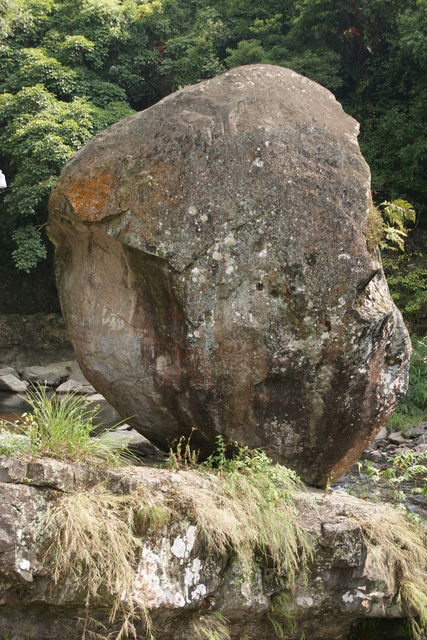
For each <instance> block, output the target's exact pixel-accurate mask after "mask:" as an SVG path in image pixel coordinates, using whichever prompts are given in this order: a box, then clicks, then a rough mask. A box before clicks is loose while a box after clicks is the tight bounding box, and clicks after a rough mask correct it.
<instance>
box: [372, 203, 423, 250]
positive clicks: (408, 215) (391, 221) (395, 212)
mask: <svg viewBox="0 0 427 640" xmlns="http://www.w3.org/2000/svg"><path fill="white" fill-rule="evenodd" d="M380 206H381V207H382V208H383V212H382V213H383V218H384V240H383V241H382V243H380V246H381V248H382V249H391V250H392V251H396V247H397V248H398V249H400V250H401V251H405V238H406V237H407V235H408V227H407V225H408V222H413V223H415V211H414V209H413V208H412V205H411V204H410V203H409V202H407V201H406V200H394V201H393V202H387V201H386V202H382V203H381V205H380ZM393 245H396V247H394V246H393Z"/></svg>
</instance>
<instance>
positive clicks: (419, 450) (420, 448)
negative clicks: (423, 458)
mask: <svg viewBox="0 0 427 640" xmlns="http://www.w3.org/2000/svg"><path fill="white" fill-rule="evenodd" d="M414 451H415V452H416V453H424V451H427V444H417V445H416V446H415V447H414Z"/></svg>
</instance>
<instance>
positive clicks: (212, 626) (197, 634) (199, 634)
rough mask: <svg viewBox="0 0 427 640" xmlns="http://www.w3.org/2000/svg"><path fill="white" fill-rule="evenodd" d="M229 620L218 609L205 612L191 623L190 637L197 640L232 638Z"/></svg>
mask: <svg viewBox="0 0 427 640" xmlns="http://www.w3.org/2000/svg"><path fill="white" fill-rule="evenodd" d="M227 623H228V620H227V618H225V617H224V616H223V615H222V614H221V613H219V612H218V611H216V612H214V613H205V614H203V615H201V616H198V617H197V618H196V619H194V620H192V621H191V623H190V630H191V633H190V637H191V638H196V639H197V640H230V634H229V633H228V629H227Z"/></svg>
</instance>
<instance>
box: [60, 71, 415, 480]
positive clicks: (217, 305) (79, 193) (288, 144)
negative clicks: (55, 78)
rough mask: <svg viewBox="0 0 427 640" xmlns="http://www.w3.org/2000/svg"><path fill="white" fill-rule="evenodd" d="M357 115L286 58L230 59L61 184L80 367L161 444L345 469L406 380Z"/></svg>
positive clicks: (65, 276) (64, 253) (81, 163)
mask: <svg viewBox="0 0 427 640" xmlns="http://www.w3.org/2000/svg"><path fill="white" fill-rule="evenodd" d="M357 134H358V124H357V123H356V122H355V121H354V120H353V119H352V118H350V117H349V116H347V115H346V114H345V113H344V112H343V110H342V108H341V105H340V104H339V103H338V102H337V101H336V100H335V98H334V97H333V95H332V94H331V93H330V92H329V91H327V90H326V89H324V88H322V87H321V86H319V85H318V84H316V83H314V82H311V81H310V80H308V79H307V78H304V77H302V76H300V75H298V74H296V73H294V72H292V71H290V70H287V69H284V68H279V67H272V66H268V65H254V66H246V67H240V68H237V69H233V70H231V71H229V72H228V73H226V74H224V75H222V76H219V77H217V78H213V79H211V80H208V81H205V82H203V83H201V84H199V85H196V86H192V87H187V88H185V89H183V90H182V91H179V92H178V93H176V94H173V95H171V96H169V97H168V98H165V99H164V100H162V101H161V102H160V103H158V104H157V105H155V106H154V107H152V108H150V109H147V110H146V111H144V112H141V113H139V114H137V115H135V116H133V117H131V118H128V119H126V120H123V121H122V122H120V123H117V124H116V125H114V126H113V127H111V128H110V129H108V130H107V131H105V132H103V133H102V134H100V135H98V136H97V137H96V138H95V139H94V140H92V141H91V142H90V143H89V144H88V145H87V146H86V147H85V148H84V149H82V150H81V151H80V152H78V153H77V154H76V156H75V157H74V158H73V159H72V160H71V161H70V162H69V163H68V164H67V166H66V168H65V169H64V171H63V173H62V176H61V178H60V180H59V182H58V185H57V187H56V189H55V190H54V191H53V193H52V196H51V199H50V222H49V234H50V237H51V239H52V240H53V242H54V244H55V247H56V272H57V281H58V288H59V294H60V298H61V306H62V309H63V311H64V317H65V320H66V324H67V327H68V331H69V335H70V338H71V340H72V342H73V345H74V348H75V354H76V358H77V360H78V362H79V364H80V365H81V367H82V370H83V373H84V375H85V376H86V377H87V379H88V380H89V381H90V382H91V383H92V384H93V385H94V387H95V388H96V389H97V391H99V392H100V393H102V394H103V395H104V396H105V397H106V399H107V400H108V402H110V403H111V404H112V405H113V406H114V407H115V408H116V409H117V411H118V412H119V413H120V415H122V416H123V417H126V418H127V416H129V415H131V416H132V418H130V419H129V423H130V424H131V425H132V427H134V428H135V429H137V430H138V431H139V432H141V433H142V434H143V435H144V436H146V437H147V438H149V440H150V441H152V442H153V443H154V444H156V445H157V446H160V447H168V443H170V442H172V441H173V440H174V439H177V438H179V437H180V436H182V435H184V436H189V435H190V433H191V432H192V429H193V428H194V427H195V428H196V431H195V432H194V433H193V436H192V442H193V444H194V446H195V447H196V448H200V449H201V450H202V452H204V453H205V454H206V453H210V452H211V451H212V450H213V448H214V447H215V438H216V436H217V435H218V434H222V435H223V436H224V437H225V438H226V439H228V438H230V439H231V440H234V441H238V442H240V443H243V444H246V445H249V446H251V447H263V448H264V449H265V450H266V452H267V453H268V455H269V456H271V457H273V458H274V459H275V460H277V461H280V462H282V463H284V464H287V465H289V466H291V467H292V468H294V469H296V470H297V471H298V472H299V473H301V474H302V476H303V478H304V479H305V480H306V481H308V482H311V483H314V484H318V485H322V484H325V483H326V482H327V480H328V478H330V477H335V478H337V477H339V476H340V475H341V474H342V473H343V472H344V471H345V470H346V469H348V468H349V467H350V466H351V465H352V464H353V462H354V461H355V460H357V458H358V457H359V456H360V454H361V452H362V451H363V450H364V449H365V447H366V445H367V444H368V442H369V441H370V440H372V439H373V438H374V435H375V433H376V432H377V431H378V430H379V429H380V428H381V426H382V425H384V424H385V422H386V421H387V419H388V418H389V416H390V415H391V413H392V411H393V408H394V406H395V405H396V402H397V401H398V399H399V397H400V395H401V394H402V393H404V392H405V390H406V386H407V372H408V366H409V352H410V343H409V338H408V334H407V331H406V329H405V327H404V325H403V322H402V318H401V315H400V313H399V312H398V311H397V309H396V307H395V306H394V304H393V302H392V300H391V298H390V295H389V292H388V288H387V284H386V281H385V278H384V274H383V271H382V267H381V261H380V255H379V252H378V250H376V249H373V248H372V247H370V248H368V244H367V240H366V233H367V231H368V228H367V225H368V212H369V209H370V206H371V195H370V174H369V169H368V167H367V165H366V163H365V161H364V159H363V158H362V156H361V153H360V151H359V147H358V144H357Z"/></svg>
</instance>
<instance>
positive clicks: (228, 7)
mask: <svg viewBox="0 0 427 640" xmlns="http://www.w3.org/2000/svg"><path fill="white" fill-rule="evenodd" d="M426 30H427V2H426V0H340V1H339V2H337V1H336V0H264V1H263V2H262V3H261V2H257V1H256V0H255V1H254V0H217V1H216V2H212V0H55V1H54V0H0V43H1V44H0V126H1V130H0V166H1V168H2V170H3V171H4V172H5V174H6V176H7V179H8V182H9V184H10V185H11V186H10V188H9V189H8V190H7V191H6V192H5V193H4V194H3V195H2V198H1V205H0V206H1V211H0V213H1V220H2V225H1V228H2V235H3V238H2V245H3V253H4V255H6V254H10V253H11V254H12V256H13V261H14V263H15V265H16V266H17V267H18V269H21V270H25V271H30V270H31V269H33V268H34V267H35V266H36V265H37V263H38V262H39V261H41V260H42V259H44V258H45V257H46V252H47V250H46V243H45V241H44V239H43V237H42V234H41V229H42V225H43V224H44V223H45V221H46V202H47V197H48V194H49V192H50V190H51V188H52V186H53V185H54V184H55V181H56V179H57V177H58V175H59V172H60V170H61V168H62V166H63V165H64V164H65V162H66V161H67V160H68V159H69V158H70V157H71V156H72V155H73V153H74V152H75V151H76V150H77V149H79V148H80V147H81V146H82V145H84V144H85V143H86V142H87V141H88V140H89V139H90V138H91V137H92V136H94V135H95V134H96V133H97V132H99V131H100V130H102V129H103V128H105V127H107V126H109V125H110V124H112V123H113V122H115V121H117V120H119V119H120V118H123V117H125V116H127V115H129V114H130V113H132V110H140V109H144V108H146V107H148V106H150V105H152V104H154V103H155V102H156V101H158V100H159V99H161V98H162V97H164V96H165V95H167V94H169V93H171V92H172V91H174V90H175V89H178V88H179V87H182V86H185V85H187V84H190V83H194V82H197V81H199V80H201V79H204V78H209V77H212V76H214V75H216V74H218V73H220V72H222V71H224V70H225V69H226V68H227V67H234V66H237V65H240V64H247V63H252V62H267V63H272V64H279V65H283V66H287V67H291V68H292V69H294V70H296V71H298V72H300V73H303V74H305V75H307V76H308V77H310V78H312V79H313V80H316V81H318V82H320V83H321V84H323V85H325V86H326V87H328V88H329V89H330V90H331V91H333V92H334V93H335V94H336V96H337V98H338V99H339V100H340V101H341V102H342V103H343V106H344V108H345V109H346V111H347V112H349V113H350V114H352V115H353V116H354V117H356V118H357V119H358V120H359V122H360V123H361V137H360V142H361V147H362V151H363V153H364V155H365V157H366V159H367V161H368V163H369V164H370V166H371V168H372V173H373V192H374V197H375V199H376V200H377V202H380V201H381V200H384V199H386V200H390V201H391V200H394V199H396V198H398V197H400V198H405V199H407V200H409V201H410V202H411V203H412V204H413V205H414V207H415V209H416V211H417V212H418V214H419V220H420V222H419V224H420V225H422V221H423V218H425V213H426V184H427V173H426V171H425V168H426V162H425V161H426V156H427V141H426V138H425V125H426V123H425V118H426V116H425V108H424V104H425V100H426V98H427V80H426V74H425V73H424V70H425V65H426V62H427V44H426V43H427V39H426V37H425V36H426Z"/></svg>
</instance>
